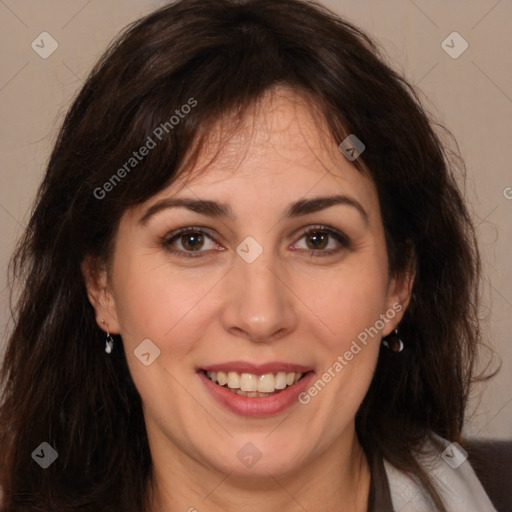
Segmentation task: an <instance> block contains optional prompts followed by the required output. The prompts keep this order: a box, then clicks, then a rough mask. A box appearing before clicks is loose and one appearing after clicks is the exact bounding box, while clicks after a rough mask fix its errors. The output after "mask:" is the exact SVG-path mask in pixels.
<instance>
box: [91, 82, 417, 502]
mask: <svg viewBox="0 0 512 512" xmlns="http://www.w3.org/2000/svg"><path fill="white" fill-rule="evenodd" d="M315 119H316V118H315V117H314V116H312V112H311V109H310V108H309V107H308V106H307V104H306V103H305V102H304V101H303V100H302V99H301V97H299V96H297V95H295V94H293V93H292V92H291V91H288V90H286V89H283V90H279V89H278V90H275V91H274V94H267V95H266V96H265V97H264V98H263V99H262V101H261V102H260V103H259V105H258V107H257V108H256V109H255V110H254V111H252V112H251V114H250V115H248V116H247V118H246V120H245V122H244V124H242V125H241V126H240V127H239V128H238V129H237V130H236V132H235V133H234V135H233V136H232V137H231V138H230V139H229V140H228V141H227V142H224V144H223V146H222V148H221V149H222V150H221V153H220V154H219V155H218V157H217V158H216V159H215V160H214V161H213V162H210V160H211V154H210V152H211V151H212V152H213V151H215V150H216V149H217V146H216V144H215V143H214V142H212V144H211V145H210V146H209V149H207V150H205V151H204V153H203V154H202V155H201V158H200V159H199V161H198V162H197V164H196V167H195V170H202V172H196V173H192V175H190V176H189V180H188V183H187V184H186V185H184V183H183V182H181V181H177V182H175V183H173V184H172V185H171V186H170V187H168V188H166V189H164V190H162V191H161V192H159V193H158V194H157V195H156V196H154V197H152V198H150V199H149V200H148V201H146V202H145V203H144V204H142V205H139V206H137V207H135V208H133V209H131V210H128V211H127V212H126V213H125V214H124V216H123V217H122V219H121V222H120V225H119V229H118V232H117V234H116V238H115V246H114V253H113V257H112V260H111V265H110V266H109V267H108V268H109V271H108V272H107V270H102V271H101V272H100V273H99V276H97V277H96V278H94V279H93V278H92V277H91V276H92V275H93V274H92V273H91V272H88V271H87V267H84V274H85V275H86V282H87V289H88V294H89V298H90V301H91V303H92V304H93V306H94V307H95V310H96V318H97V322H98V325H99V326H100V327H101V328H103V329H104V330H106V329H105V325H106V324H108V329H109V331H110V332H111V333H116V334H121V336H122V340H123V343H124V345H125V350H126V353H127V357H128V365H129V368H130V371H131V374H132V376H133V380H134V382H135V385H136V386H137V389H138V390H139V392H140V395H141V397H142V401H143V408H144V417H145V422H146V427H147V432H148V438H149V444H150V448H151V454H152V459H153V463H154V468H155V480H154V486H153V489H152V493H151V503H150V510H152V511H160V510H162V511H163V510H165V511H171V512H174V511H187V510H189V511H190V512H192V511H193V510H197V511H199V512H201V511H203V510H208V511H224V512H230V511H235V510H237V511H239V510H240V509H241V508H243V509H244V510H246V511H249V512H256V511H258V512H259V511H261V510H281V511H285V512H292V511H293V512H295V511H304V510H308V511H320V510H321V511H334V510H336V511H339V510H345V511H365V510H366V508H367V500H368V492H369V485H370V473H369V467H368V464H367V460H366V457H365V455H364V452H363V450H362V448H361V445H360V444H359V441H358V439H357V436H356V433H355V427H354V418H355V414H356V412H357V409H358V407H359V406H360V404H361V402H362V400H363V398H364V396H365V394H366V392H367V390H368V387H369V385H370V382H371V379H372V376H373V373H374V369H375V366H376V362H377V358H378V353H379V346H380V341H381V337H382V336H386V335H387V334H389V333H390V332H392V330H393V329H394V328H395V327H396V326H397V325H398V323H399V322H400V319H401V318H402V315H403V312H404V311H405V308H406V307H407V304H408V301H409V297H410V290H411V286H412V280H413V276H411V275H409V274H404V275H401V276H398V277H396V278H391V277H390V275H389V272H388V256H387V252H386V246H385V238H384V231H383V225H382V219H381V213H380V209H379V202H378V198H377V193H376V190H375V186H374V184H373V182H372V181H371V180H370V179H369V178H368V177H366V176H365V175H364V174H362V173H361V172H359V171H358V170H357V169H356V168H355V167H354V166H353V164H352V163H351V162H350V161H348V160H347V159H346V158H345V157H344V156H343V155H342V154H341V153H340V151H339V150H338V148H337V144H336V143H335V142H334V141H331V139H330V138H329V137H328V135H327V131H326V128H325V126H322V125H320V124H319V122H318V121H315ZM220 127H221V125H219V128H220ZM219 133H220V132H218V131H216V132H215V133H213V134H212V135H218V134H219ZM212 140H215V137H212ZM210 150H211V151H210ZM212 154H213V153H212ZM204 170H206V172H204ZM334 193H340V194H345V195H348V196H350V197H351V198H353V199H355V200H357V201H358V202H359V203H360V204H361V206H362V207H363V208H364V210H365V211H366V212H367V216H368V218H367V222H365V220H364V218H363V216H362V215H361V214H360V213H359V212H358V210H357V209H356V208H355V207H353V206H350V205H336V206H331V207H329V208H326V209H324V210H322V211H319V212H316V213H311V214H307V215H305V216H302V217H298V218H292V219H285V220H282V219H281V216H282V214H283V212H284V211H285V209H286V208H287V207H288V205H289V204H290V203H292V202H294V201H296V200H298V199H300V198H304V197H306V198H312V197H318V196H329V195H333V194H334ZM170 197H192V198H196V199H197V198H201V199H211V200H216V201H220V202H225V203H227V204H229V205H230V206H231V208H232V210H233V212H234V217H233V218H232V219H229V218H222V219H221V218H214V217H208V216H206V215H203V214H200V213H197V212H192V211H190V210H188V209H185V208H183V207H182V208H174V209H166V210H162V211H160V212H158V213H156V214H155V215H154V216H152V217H150V218H149V219H147V222H146V223H140V222H139V219H140V218H141V217H142V216H144V214H145V213H146V212H147V210H148V208H150V207H151V206H152V205H154V204H155V203H157V202H158V201H159V200H160V199H162V198H170ZM316 224H321V225H326V226H330V227H332V228H334V229H336V230H339V231H341V232H343V233H345V235H346V236H348V237H349V239H350V246H349V247H344V246H342V245H341V244H340V243H339V242H337V241H336V239H334V238H332V237H329V238H328V239H327V240H326V241H325V243H324V245H323V246H322V248H321V249H316V248H315V247H316V246H315V244H314V242H315V240H312V237H311V235H310V236H303V233H304V231H306V230H307V229H308V228H310V227H311V226H314V225H316ZM187 226H203V227H206V228H209V230H208V231H207V234H209V235H210V236H211V237H212V238H208V236H205V237H204V241H203V242H202V245H201V243H199V244H197V242H195V243H196V245H198V246H199V250H201V251H203V256H202V257H199V258H185V257H180V256H178V255H175V254H172V253H170V252H168V250H166V248H165V245H164V244H163V243H162V240H161V239H162V238H164V237H166V236H167V235H168V234H169V233H171V232H172V231H175V230H177V229H178V228H182V227H187ZM317 231H318V230H317ZM247 236H251V237H253V238H254V239H255V240H256V241H257V242H258V243H259V244H260V246H261V247H262V248H263V253H262V254H261V255H260V256H259V257H258V258H257V259H256V260H255V261H254V262H252V263H247V262H246V261H244V259H242V258H241V257H240V256H238V254H237V253H236V247H237V246H238V244H240V242H242V240H244V239H245V238H246V237H247ZM180 240H181V241H180ZM187 242H189V243H191V242H192V243H191V245H193V243H194V240H192V241H191V240H190V237H178V239H175V241H174V243H173V247H174V248H175V249H176V250H181V251H182V252H184V251H186V250H187V248H188V251H189V252H193V251H192V250H191V249H190V245H189V246H184V245H182V244H183V243H185V244H186V243H187ZM320 245H321V244H320ZM331 248H334V249H336V248H338V249H339V252H337V253H335V254H332V255H330V256H324V257H321V256H318V255H317V254H316V253H315V254H314V255H313V254H312V253H313V252H314V251H316V252H317V253H318V252H320V251H321V250H324V251H325V250H328V249H331ZM194 253H195V254H197V251H194ZM393 304H395V305H396V304H400V305H401V306H402V311H401V312H395V313H396V314H395V315H393V316H394V318H393V319H392V320H389V321H388V322H386V324H385V326H384V329H382V331H381V332H380V334H379V335H378V336H375V337H373V338H370V339H369V342H368V344H367V345H366V346H364V347H363V348H362V350H361V351H360V352H359V353H358V354H357V355H355V356H354V358H353V359H352V360H351V361H350V362H348V363H347V364H346V366H344V368H343V370H342V371H341V372H339V373H337V374H336V377H335V378H333V379H332V380H331V382H329V383H328V384H327V385H326V386H325V388H324V389H323V390H322V391H321V392H320V393H318V395H317V396H316V397H314V398H313V399H312V400H311V401H310V403H308V404H307V405H301V404H299V403H296V404H294V405H293V406H292V407H291V408H290V409H288V410H286V411H284V412H283V413H280V414H277V415H274V416H270V417H266V418H247V417H243V416H238V415H236V414H234V413H232V412H230V411H229V410H227V409H225V408H223V406H221V405H219V404H218V403H217V402H216V401H214V399H213V398H212V397H211V395H210V394H209V392H208V390H207V389H206V388H205V386H204V384H203V383H202V382H201V380H200V379H199V378H198V376H197V374H196V369H197V368H198V367H201V366H206V365H208V364H215V363H220V362H225V361H230V360H246V361H251V362H256V363H263V362H268V361H287V362H292V363H298V364H303V365H306V366H310V367H312V368H314V370H315V372H316V373H317V376H321V375H322V374H323V373H324V372H325V371H326V370H327V369H328V368H329V367H332V365H333V363H334V362H335V361H336V360H337V357H338V356H339V355H343V354H344V353H345V352H346V351H347V350H349V348H350V346H351V343H352V341H353V340H355V339H357V336H358V334H359V333H361V332H363V331H364V329H365V328H368V327H370V326H374V325H375V322H376V321H377V320H378V319H379V318H380V315H382V314H384V315H386V312H388V311H389V310H391V309H393ZM102 321H104V322H105V323H102ZM146 338H149V339H151V340H152V341H153V343H155V345H157V346H158V348H159V349H160V351H161V354H160V356H159V357H158V358H157V359H156V360H155V362H154V363H153V364H151V365H150V366H144V365H143V364H141V362H140V361H139V360H138V359H137V358H136V357H135V356H134V355H133V351H134V349H135V348H136V347H137V346H138V345H139V344H140V343H141V341H142V340H144V339H146ZM114 350H115V349H114ZM247 442H251V443H253V444H254V445H255V446H256V447H257V448H258V449H259V451H260V452H261V454H262V457H261V459H260V460H259V461H258V462H257V463H256V464H255V465H254V466H252V467H250V468H247V467H245V466H244V465H243V464H241V462H240V460H239V459H238V457H237V452H238V450H240V448H241V447H242V446H244V445H245V444H246V443H247ZM340 507H342V508H340Z"/></svg>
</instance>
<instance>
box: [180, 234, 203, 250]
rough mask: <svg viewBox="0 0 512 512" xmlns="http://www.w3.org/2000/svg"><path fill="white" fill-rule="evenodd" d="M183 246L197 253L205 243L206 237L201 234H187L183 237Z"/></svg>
mask: <svg viewBox="0 0 512 512" xmlns="http://www.w3.org/2000/svg"><path fill="white" fill-rule="evenodd" d="M180 241H181V245H182V246H183V247H184V248H185V249H187V250H191V251H197V250H198V249H200V248H201V247H202V245H203V243H204V236H203V235H202V234H201V233H186V234H184V235H181V239H180Z"/></svg>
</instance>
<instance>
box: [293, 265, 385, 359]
mask: <svg viewBox="0 0 512 512" xmlns="http://www.w3.org/2000/svg"><path fill="white" fill-rule="evenodd" d="M385 268H386V267H385V265H381V264H379V260H377V259H375V262H374V264H373V265H369V264H366V263H365V262H364V261H363V259H361V260H360V262H358V263H357V264H355V265H347V266H346V267H343V268H341V267H340V268H339V269H337V270H336V271H333V272H332V273H329V274H325V275H324V276H323V277H322V279H319V280H318V281H317V283H316V286H314V287H313V286H308V285H307V284H303V292H302V293H303V296H305V297H308V300H307V302H308V303H309V304H311V309H312V310H313V311H314V312H315V314H316V315H317V316H318V318H319V319H320V320H321V321H320V322H317V324H318V326H319V328H321V329H322V331H324V332H326V333H327V337H326V335H325V334H324V335H323V336H322V338H323V339H324V340H325V342H326V343H328V344H329V345H330V348H331V349H336V350H344V349H348V348H345V347H346V346H349V345H350V343H351V341H352V340H355V339H357V337H358V336H359V335H360V334H361V333H364V332H367V330H368V329H369V328H371V327H374V326H375V324H376V323H377V321H378V319H379V317H380V314H381V313H383V312H384V311H383V307H384V305H385V302H386V286H387V277H386V274H385ZM380 269H383V270H380ZM379 326H380V324H378V327H379ZM379 330H380V329H379ZM372 332H373V331H372ZM362 337H364V335H363V336H362Z"/></svg>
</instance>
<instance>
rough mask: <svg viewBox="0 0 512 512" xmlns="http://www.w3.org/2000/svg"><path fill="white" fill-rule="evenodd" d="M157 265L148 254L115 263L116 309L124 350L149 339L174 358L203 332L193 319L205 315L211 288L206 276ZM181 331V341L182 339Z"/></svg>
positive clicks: (196, 270)
mask: <svg viewBox="0 0 512 512" xmlns="http://www.w3.org/2000/svg"><path fill="white" fill-rule="evenodd" d="M155 260H156V261H158V263H156V264H155ZM159 260H160V258H154V257H152V256H151V255H150V254H149V255H142V256H140V255H139V256H138V257H137V255H134V256H133V257H131V258H128V257H125V258H123V259H121V258H120V259H119V261H118V267H117V276H118V279H117V283H116V310H117V314H118V318H119V322H120V324H121V329H122V332H123V341H124V342H125V345H128V346H129V347H133V346H135V345H137V344H139V343H140V342H141V341H142V340H143V339H145V338H150V339H151V340H153V341H154V342H155V344H157V345H158V346H160V347H162V349H163V348H164V347H165V348H166V351H167V350H169V351H171V352H172V354H177V353H181V352H183V351H185V350H187V349H188V348H189V347H188V342H187V340H188V339H194V338H195V336H194V331H195V330H197V332H201V329H203V330H204V326H202V325H201V324H200V323H199V322H197V320H198V315H199V316H200V312H201V311H206V310H205V308H207V307H208V304H209V301H208V298H209V295H208V294H209V292H210V290H211V289H212V287H213V285H214V284H215V283H214V282H212V278H211V274H210V276H208V274H205V273H204V272H202V271H201V270H198V269H189V270H190V271H189V272H188V271H187V270H186V269H181V270H176V269H173V268H171V267H170V266H168V265H166V264H165V262H161V261H159ZM210 307H211V306H210ZM192 318H194V319H195V321H194V322H191V319H192ZM184 326H186V332H187V336H183V335H182V334H183V333H182V331H183V328H184ZM180 332H181V335H180V336H178V335H177V334H178V333H180Z"/></svg>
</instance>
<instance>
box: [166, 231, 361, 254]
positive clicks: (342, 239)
mask: <svg viewBox="0 0 512 512" xmlns="http://www.w3.org/2000/svg"><path fill="white" fill-rule="evenodd" d="M318 232H320V233H327V234H328V235H329V236H331V237H332V238H334V239H335V240H336V241H337V242H339V243H340V245H341V248H338V249H329V250H313V249H310V250H309V252H311V256H312V257H313V256H315V257H316V256H319V257H327V256H332V255H334V254H336V253H338V252H340V251H341V250H342V249H350V248H351V243H350V239H349V238H348V237H347V236H346V235H345V234H344V233H341V232H340V231H337V230H335V229H333V228H330V227H328V226H322V225H316V226H312V227H311V228H308V229H307V230H306V231H303V232H302V233H301V234H300V237H299V240H300V239H302V238H304V237H305V236H307V235H310V234H312V233H318ZM197 233H199V234H203V235H206V236H207V237H208V238H210V239H211V240H212V241H215V240H213V237H211V236H210V235H209V234H208V233H207V232H206V231H205V230H204V229H203V228H200V227H194V226H188V227H186V228H181V229H178V230H176V231H173V232H171V233H169V234H168V235H166V236H165V237H162V238H161V240H160V243H161V245H162V247H163V248H164V249H165V250H166V251H168V252H170V253H172V254H176V255H177V256H179V257H183V258H201V257H203V255H202V254H201V253H205V252H209V251H201V250H198V251H183V250H176V249H173V248H171V245H172V243H173V242H174V241H175V240H176V239H178V238H179V237H180V236H182V235H186V234H197ZM300 250H306V251H307V249H300Z"/></svg>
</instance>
